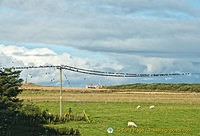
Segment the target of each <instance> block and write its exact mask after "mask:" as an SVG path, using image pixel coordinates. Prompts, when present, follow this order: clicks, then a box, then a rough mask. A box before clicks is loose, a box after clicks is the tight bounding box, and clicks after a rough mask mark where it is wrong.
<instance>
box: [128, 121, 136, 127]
mask: <svg viewBox="0 0 200 136" xmlns="http://www.w3.org/2000/svg"><path fill="white" fill-rule="evenodd" d="M128 126H130V127H137V125H136V124H135V123H134V122H128Z"/></svg>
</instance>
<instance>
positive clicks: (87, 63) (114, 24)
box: [0, 0, 200, 83]
mask: <svg viewBox="0 0 200 136" xmlns="http://www.w3.org/2000/svg"><path fill="white" fill-rule="evenodd" d="M197 3H198V0H190V1H188V0H179V1H174V0H162V1H160V0H126V1H124V0H119V1H114V0H94V1H91V0H90V1H89V0H76V1H66V0H59V2H58V1H55V0H43V1H41V0H28V1H26V0H15V1H8V0H1V1H0V31H1V33H0V43H13V46H4V45H0V49H1V51H0V53H1V56H5V57H3V58H2V57H1V63H3V64H4V65H9V66H10V65H12V62H11V60H14V61H15V62H17V63H19V64H20V65H21V64H23V65H44V64H54V65H60V64H69V65H72V66H74V65H75V66H80V67H84V68H91V69H98V70H105V71H119V72H131V73H145V72H147V73H152V72H156V73H159V72H167V73H168V72H197V71H198V67H199V65H198V64H199V63H200V61H199V59H200V53H199V50H200V46H199V43H200V39H199V37H200V27H199V24H200V16H199V12H200V6H199V5H200V4H197ZM22 43H24V44H26V45H28V44H29V43H31V44H37V45H40V44H46V45H52V46H55V47H56V46H67V47H70V48H73V49H75V50H74V51H77V54H84V53H85V54H87V55H86V56H89V54H97V53H98V54H100V55H102V56H105V57H106V58H108V59H106V60H96V59H91V58H92V57H90V59H89V58H87V57H84V58H81V57H75V56H74V55H72V54H67V53H58V52H56V51H55V50H52V49H49V48H48V46H47V47H44V48H33V49H28V48H25V47H17V46H16V44H17V45H20V44H22ZM2 50H3V51H2ZM79 56H81V55H79ZM91 56H92V55H91ZM6 60H7V61H8V62H7V63H6ZM5 63H6V64H5ZM72 77H75V76H72ZM38 79H39V77H38ZM75 79H76V78H74V81H75ZM76 80H77V81H79V80H80V79H76ZM81 81H82V79H81ZM123 81H124V80H123ZM129 81H131V80H129ZM137 81H138V82H139V81H141V80H137ZM150 81H152V82H153V80H150ZM170 81H172V80H170ZM116 82H117V81H116ZM116 82H115V83H116ZM172 82H173V81H172Z"/></svg>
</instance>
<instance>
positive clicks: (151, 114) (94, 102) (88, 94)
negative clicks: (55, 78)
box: [18, 87, 200, 136]
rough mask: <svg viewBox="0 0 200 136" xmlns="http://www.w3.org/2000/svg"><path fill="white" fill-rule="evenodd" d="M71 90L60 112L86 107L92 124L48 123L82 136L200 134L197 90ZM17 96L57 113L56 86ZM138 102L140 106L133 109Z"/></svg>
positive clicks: (196, 135)
mask: <svg viewBox="0 0 200 136" xmlns="http://www.w3.org/2000/svg"><path fill="white" fill-rule="evenodd" d="M71 89H72V88H71ZM44 90H46V91H44ZM72 90H73V89H72ZM72 90H69V91H68V90H65V91H63V113H67V112H68V109H69V107H70V108H71V109H72V112H73V113H77V114H82V112H83V110H85V111H86V113H87V115H88V116H89V119H90V120H91V123H88V122H87V121H69V122H65V123H58V124H48V125H47V126H50V127H54V128H75V129H79V130H80V133H81V135H83V136H94V135H95V136H103V135H119V136H123V135H126V136H127V135H138V136H149V135H155V136H161V135H162V136H163V135H166V136H168V135H174V136H175V135H185V136H194V135H195V136H198V135H200V130H199V127H200V125H199V122H200V116H199V113H200V105H199V104H200V94H199V93H195V92H193V93H186V92H179V93H177V92H173V91H168V92H161V91H159V92H158V91H157V92H148V91H145V90H143V91H141V90H139V91H136V90H134V91H130V90H124V91H123V90H120V91H119V90H118V91H116V90H104V91H91V90H84V91H83V90H81V89H80V90H76V91H75V90H73V91H72ZM18 97H19V98H20V99H24V103H31V102H32V103H34V104H36V105H38V106H39V107H41V108H42V109H43V110H46V109H48V110H49V112H51V113H54V114H59V88H57V89H55V90H47V89H44V87H43V90H37V91H35V90H31V89H30V90H25V91H23V93H21V94H20V95H19V96H18ZM137 105H141V106H142V108H141V109H139V110H138V109H136V107H137ZM150 105H155V109H152V110H151V109H149V106H150ZM128 121H134V122H135V123H136V124H137V125H138V127H137V128H135V129H133V128H130V127H128V126H127V122H128ZM108 127H112V128H113V129H114V133H113V134H108V133H107V132H106V130H107V128H108Z"/></svg>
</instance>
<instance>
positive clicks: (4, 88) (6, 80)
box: [0, 69, 23, 135]
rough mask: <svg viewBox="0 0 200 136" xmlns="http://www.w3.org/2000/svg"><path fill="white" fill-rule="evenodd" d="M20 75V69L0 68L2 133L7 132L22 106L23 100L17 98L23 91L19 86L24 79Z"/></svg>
mask: <svg viewBox="0 0 200 136" xmlns="http://www.w3.org/2000/svg"><path fill="white" fill-rule="evenodd" d="M19 76H20V71H12V70H11V69H5V70H4V71H1V70H0V135H6V134H7V132H8V130H9V129H10V128H11V127H12V125H13V123H14V120H15V118H16V114H17V113H18V111H17V109H19V108H20V107H21V101H20V100H19V99H18V98H16V96H17V95H18V94H19V93H20V92H22V90H20V89H19V87H20V86H21V83H22V81H23V80H22V79H19Z"/></svg>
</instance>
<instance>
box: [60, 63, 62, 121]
mask: <svg viewBox="0 0 200 136" xmlns="http://www.w3.org/2000/svg"><path fill="white" fill-rule="evenodd" d="M61 117H62V68H61V67H60V118H61Z"/></svg>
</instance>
